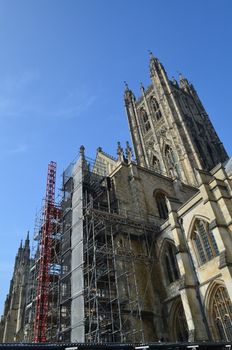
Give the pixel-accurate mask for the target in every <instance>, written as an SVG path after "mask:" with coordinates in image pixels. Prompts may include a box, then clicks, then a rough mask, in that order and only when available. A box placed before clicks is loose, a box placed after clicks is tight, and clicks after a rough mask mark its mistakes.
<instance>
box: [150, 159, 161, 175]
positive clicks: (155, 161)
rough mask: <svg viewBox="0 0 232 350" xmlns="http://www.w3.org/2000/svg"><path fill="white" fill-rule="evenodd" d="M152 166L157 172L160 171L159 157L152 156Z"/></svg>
mask: <svg viewBox="0 0 232 350" xmlns="http://www.w3.org/2000/svg"><path fill="white" fill-rule="evenodd" d="M152 168H153V169H154V170H155V171H157V173H160V161H159V159H158V158H157V157H155V156H153V157H152Z"/></svg>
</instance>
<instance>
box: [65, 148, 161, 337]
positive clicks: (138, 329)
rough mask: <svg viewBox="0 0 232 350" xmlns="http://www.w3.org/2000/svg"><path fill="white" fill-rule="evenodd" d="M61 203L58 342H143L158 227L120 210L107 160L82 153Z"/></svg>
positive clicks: (148, 318) (72, 167)
mask: <svg viewBox="0 0 232 350" xmlns="http://www.w3.org/2000/svg"><path fill="white" fill-rule="evenodd" d="M62 203H63V205H62V208H63V220H62V221H63V235H62V244H61V246H62V248H61V251H62V275H61V280H60V291H61V294H60V305H61V309H60V315H61V318H60V321H61V322H60V339H61V340H62V341H70V340H71V341H80V342H88V343H93V342H98V343H101V342H125V341H126V342H129V341H131V342H144V341H145V340H146V335H145V328H146V327H145V323H146V322H148V323H152V317H153V314H152V311H149V310H148V308H147V307H146V305H145V295H146V293H148V292H149V288H148V287H149V283H151V271H152V267H153V264H154V254H153V252H152V251H153V248H154V240H155V236H156V233H157V232H158V231H159V225H156V224H155V222H154V220H152V218H149V220H148V219H146V220H145V219H144V218H142V217H141V216H138V214H137V216H136V215H135V214H134V213H132V212H128V211H125V210H124V211H122V210H121V209H120V206H119V205H118V201H117V196H116V193H115V189H114V183H113V181H112V178H110V177H109V176H107V174H106V169H105V167H104V164H102V163H101V164H97V163H96V161H95V162H93V161H91V160H90V159H87V158H85V157H84V155H83V154H81V156H80V158H79V160H78V161H77V162H75V163H73V164H71V165H70V167H69V168H68V169H67V170H66V171H65V172H64V174H63V201H62ZM142 275H145V282H144V283H141V281H140V279H141V278H143V276H142Z"/></svg>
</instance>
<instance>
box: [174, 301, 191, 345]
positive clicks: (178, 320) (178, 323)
mask: <svg viewBox="0 0 232 350" xmlns="http://www.w3.org/2000/svg"><path fill="white" fill-rule="evenodd" d="M172 326H173V333H174V338H175V339H174V340H175V341H179V342H184V341H187V340H188V325H187V321H186V317H185V313H184V308H183V305H182V303H181V301H180V302H178V305H177V307H176V309H175V313H174V317H173V323H172Z"/></svg>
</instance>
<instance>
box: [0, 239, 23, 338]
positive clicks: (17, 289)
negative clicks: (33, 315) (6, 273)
mask: <svg viewBox="0 0 232 350" xmlns="http://www.w3.org/2000/svg"><path fill="white" fill-rule="evenodd" d="M29 266H30V242H29V233H28V235H27V238H26V240H25V243H24V245H22V242H21V245H20V247H19V249H18V253H17V255H16V257H15V265H14V272H13V277H12V280H11V282H10V289H9V293H8V295H7V297H6V301H5V308H4V314H3V316H2V319H1V327H0V328H1V333H2V334H0V335H1V338H0V342H12V341H22V340H23V327H24V315H25V305H26V291H27V281H28V272H29Z"/></svg>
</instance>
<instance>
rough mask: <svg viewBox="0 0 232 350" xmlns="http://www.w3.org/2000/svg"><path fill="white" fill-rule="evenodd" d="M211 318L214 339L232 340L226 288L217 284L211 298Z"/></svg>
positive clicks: (230, 312) (228, 299)
mask: <svg viewBox="0 0 232 350" xmlns="http://www.w3.org/2000/svg"><path fill="white" fill-rule="evenodd" d="M210 310H211V318H212V320H213V326H214V330H215V331H216V334H217V338H218V339H216V340H225V341H231V340H232V303H231V300H230V297H229V295H228V292H227V290H226V288H225V287H224V286H222V285H218V287H217V288H216V289H215V291H214V294H213V296H212V299H211V307H210Z"/></svg>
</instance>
